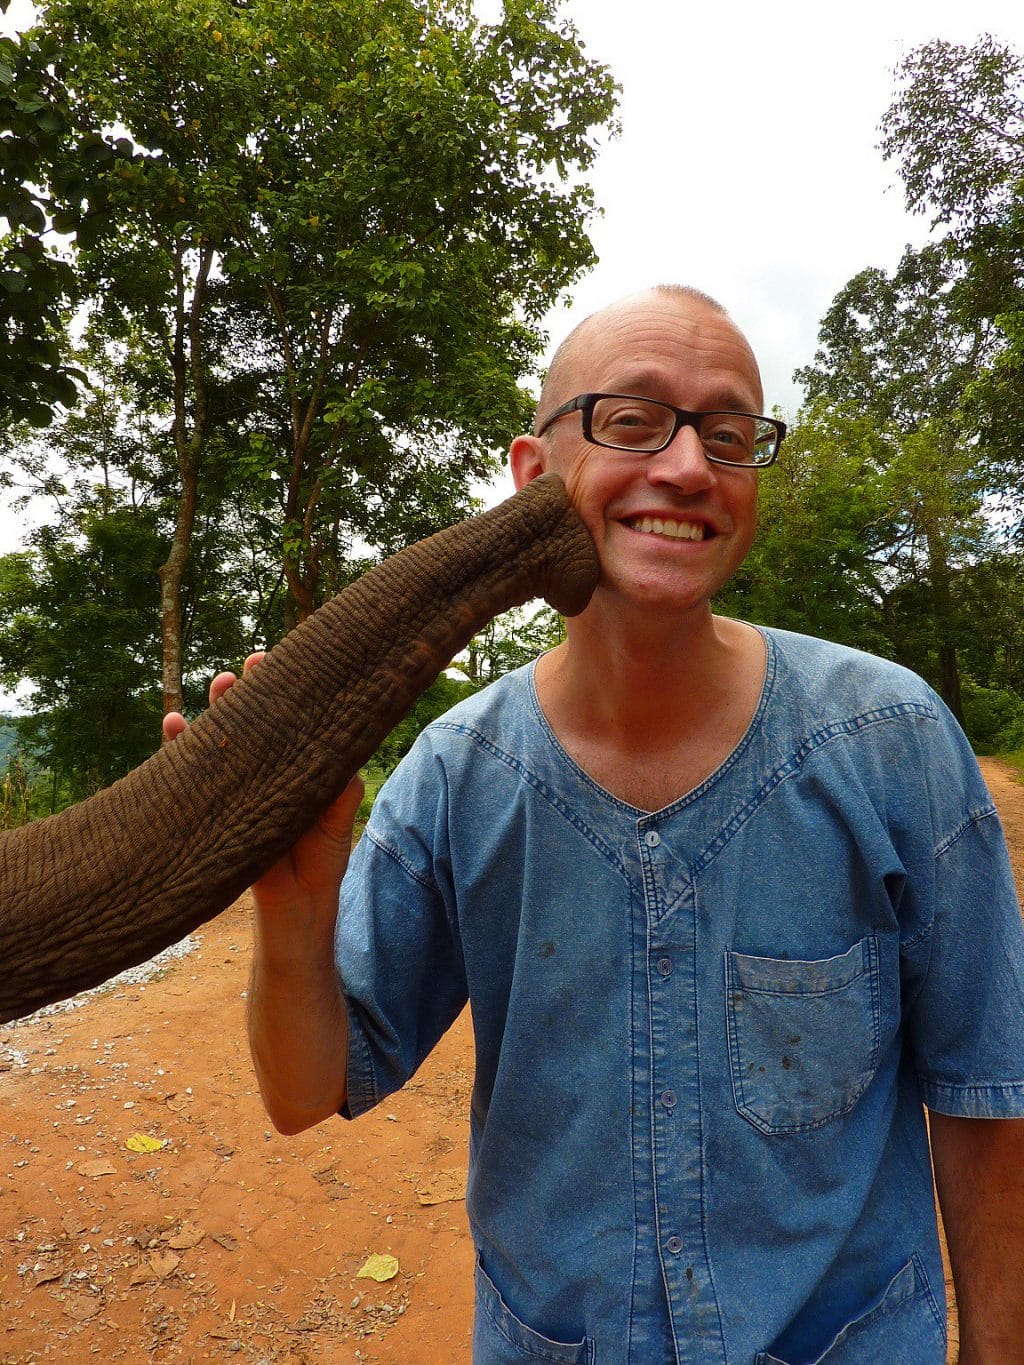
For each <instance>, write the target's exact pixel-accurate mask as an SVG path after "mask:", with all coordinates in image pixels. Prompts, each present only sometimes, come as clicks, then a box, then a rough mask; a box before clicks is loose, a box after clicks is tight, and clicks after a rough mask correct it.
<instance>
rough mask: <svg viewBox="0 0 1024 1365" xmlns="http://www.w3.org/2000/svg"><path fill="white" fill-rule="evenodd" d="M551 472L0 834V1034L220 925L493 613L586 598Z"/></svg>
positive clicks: (577, 604) (414, 552) (347, 596)
mask: <svg viewBox="0 0 1024 1365" xmlns="http://www.w3.org/2000/svg"><path fill="white" fill-rule="evenodd" d="M597 573H598V569H597V559H596V555H595V551H594V547H593V544H592V542H591V540H590V537H589V535H588V534H587V532H586V530H585V529H584V527H583V525H582V523H581V522H580V520H579V518H578V517H577V516H576V513H575V512H574V510H573V508H572V506H571V504H570V503H569V500H568V498H567V496H566V493H565V489H564V486H563V485H562V483H561V481H560V480H559V479H558V478H557V477H555V476H554V475H544V476H542V477H541V478H539V479H536V480H535V481H534V482H533V483H531V484H529V485H528V486H527V487H526V488H524V489H523V490H522V491H521V492H519V493H517V494H516V495H515V496H514V497H512V498H510V499H509V500H508V501H507V502H505V503H502V504H501V506H499V507H496V508H494V509H492V510H491V511H488V512H484V513H482V514H481V515H480V516H478V517H474V518H472V519H471V520H469V521H466V522H463V523H461V524H460V525H458V526H454V527H451V528H449V529H448V530H446V531H442V532H440V533H439V534H438V535H436V536H431V537H430V538H429V539H428V540H424V541H421V542H419V544H417V545H412V546H410V547H409V548H408V549H406V550H403V551H402V552H401V553H400V554H397V555H395V556H394V557H393V558H391V559H389V560H387V561H386V562H385V563H383V564H381V565H380V566H379V567H378V568H376V569H374V570H373V571H372V572H370V573H368V574H367V575H365V577H363V578H361V579H359V580H358V581H357V582H356V583H353V584H352V585H351V586H350V587H348V588H346V589H345V590H344V591H343V592H341V593H339V594H338V596H337V597H335V598H334V599H333V600H332V601H330V602H328V603H327V604H326V605H325V606H323V607H322V608H321V609H320V610H319V611H318V612H316V613H315V614H314V615H313V616H311V617H310V618H309V619H308V620H307V621H305V622H304V623H303V624H302V625H301V626H299V627H298V629H296V630H294V631H292V632H291V634H289V635H288V636H286V637H285V639H284V640H282V641H281V643H280V644H279V645H277V646H276V647H275V648H274V649H273V650H272V651H271V653H270V654H269V655H268V656H267V658H266V660H265V661H264V663H263V664H262V665H261V666H260V667H259V668H257V669H254V670H253V671H252V673H250V674H249V676H248V677H246V678H244V679H242V680H241V681H239V682H238V683H237V684H236V685H235V686H234V687H232V688H231V689H230V691H229V692H228V693H227V694H226V695H225V696H224V697H223V698H222V700H220V701H219V702H218V703H217V705H216V706H214V707H211V708H210V709H209V710H208V711H206V712H204V714H203V715H202V716H200V717H199V718H198V720H196V722H195V724H194V725H192V726H191V727H190V729H189V730H188V731H187V732H186V733H185V734H184V735H182V736H181V737H180V738H179V739H177V740H175V741H174V743H173V744H169V745H166V746H165V747H164V748H163V749H161V750H160V751H159V752H158V753H156V754H154V755H153V757H152V758H150V759H148V760H147V761H146V762H145V763H143V764H142V765H141V766H140V767H138V768H136V769H135V770H134V771H133V772H131V773H129V774H128V776H127V777H124V778H122V779H121V780H120V781H119V782H116V783H114V785H113V786H111V787H108V788H106V789H105V790H104V791H101V792H99V793H97V795H95V796H93V797H91V798H90V799H89V800H87V801H84V802H82V803H81V804H80V805H77V806H73V807H71V808H70V809H69V810H66V811H62V812H61V813H60V814H58V815H53V816H50V818H49V819H46V820H41V821H39V822H37V823H35V824H31V825H26V826H24V827H23V828H21V829H16V830H11V831H9V832H7V833H5V834H3V835H2V836H0V964H2V971H0V1022H4V1021H6V1020H9V1019H13V1018H17V1017H18V1016H20V1015H23V1014H27V1013H29V1012H30V1011H32V1010H35V1009H38V1008H39V1007H40V1006H41V1005H45V1004H49V1003H51V1002H53V1001H55V1000H60V999H62V998H63V997H64V996H67V995H72V994H74V993H75V992H77V991H80V990H84V989H87V988H88V987H91V986H96V985H98V984H99V983H100V982H102V981H105V980H107V979H108V978H109V977H111V976H113V975H115V974H116V973H117V972H119V971H123V970H124V969H125V968H127V967H131V966H134V965H135V964H136V963H139V962H143V961H145V960H146V959H147V958H149V957H151V956H152V955H153V954H154V953H156V952H158V951H159V950H160V949H162V948H165V947H167V946H168V945H169V944H171V943H174V942H177V940H179V939H180V938H182V937H183V936H184V935H185V934H187V933H188V932H189V931H190V930H192V929H194V928H196V926H197V925H200V924H202V923H204V922H205V921H206V920H208V919H211V918H213V916H214V915H217V914H219V913H220V912H221V911H222V910H224V909H226V908H227V906H229V905H230V904H231V902H232V901H233V900H235V899H236V897H237V896H238V895H240V894H241V892H242V891H244V890H245V888H246V887H247V886H250V885H251V884H252V883H253V882H254V881H256V880H257V878H259V877H260V876H261V875H262V874H263V873H264V872H265V871H266V870H267V869H268V868H269V867H270V866H271V865H272V864H273V863H274V862H275V861H276V860H277V859H278V858H279V857H280V856H281V855H282V854H283V853H284V852H285V851H286V850H287V849H288V848H290V847H291V846H292V845H293V844H294V843H295V841H296V840H297V839H298V838H299V836H300V835H301V834H302V833H303V832H304V831H305V830H307V829H308V828H310V826H311V825H313V824H314V823H315V821H316V820H317V819H318V818H319V816H320V815H321V814H322V813H323V811H324V810H325V809H326V808H327V806H328V805H329V804H330V803H331V802H332V801H333V800H334V799H335V797H337V796H338V795H339V793H340V792H341V791H342V790H343V789H344V788H345V786H346V785H347V783H348V782H349V780H350V779H351V778H352V777H353V776H354V774H355V773H356V772H357V771H358V770H359V768H360V767H361V766H362V765H363V764H364V763H365V762H366V761H367V759H368V758H370V756H371V755H372V754H373V752H374V750H375V749H376V748H377V746H378V744H379V743H380V741H381V740H382V739H383V738H384V736H385V735H386V734H387V733H388V731H389V730H390V729H391V728H392V727H393V726H394V725H395V724H397V723H398V721H399V720H401V718H402V717H403V716H404V715H405V714H406V712H407V711H408V710H409V708H410V706H411V705H412V704H413V702H414V701H415V700H416V698H417V697H418V696H419V695H420V693H421V692H423V691H424V689H425V688H427V687H428V686H429V685H430V683H431V682H432V681H433V680H434V678H436V677H437V675H438V674H439V673H440V672H441V670H442V669H444V668H445V667H446V666H447V665H448V664H449V663H450V662H451V659H452V658H453V657H454V655H455V654H457V653H458V652H459V650H460V649H462V648H464V647H465V645H466V644H468V642H469V640H470V639H471V638H472V636H473V635H474V634H476V632H477V631H478V630H480V629H481V628H482V627H483V626H484V625H485V624H486V623H487V622H488V621H489V620H490V619H491V618H492V617H493V616H495V615H497V614H498V613H499V612H502V611H505V610H507V609H508V608H509V607H512V606H517V605H519V604H520V603H522V602H526V601H528V600H529V599H530V598H533V597H538V596H543V597H546V598H547V600H548V601H549V602H550V603H551V604H552V606H554V607H555V608H556V609H557V610H559V611H561V612H562V613H563V614H565V615H569V616H571V615H575V614H576V613H577V612H579V611H582V609H583V608H584V607H585V606H586V604H587V602H588V600H589V598H590V595H591V593H592V592H593V589H594V586H595V584H596V581H597Z"/></svg>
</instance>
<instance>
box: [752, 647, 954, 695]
mask: <svg viewBox="0 0 1024 1365" xmlns="http://www.w3.org/2000/svg"><path fill="white" fill-rule="evenodd" d="M763 629H764V634H765V636H766V638H767V640H768V642H769V648H770V651H771V654H772V657H773V663H774V665H775V669H776V673H777V675H778V678H779V686H780V687H781V688H782V689H783V690H785V691H786V692H790V693H792V692H800V693H802V694H803V695H804V696H805V697H807V698H808V699H810V698H816V699H820V700H821V701H822V702H823V703H828V702H831V707H830V708H829V709H832V708H834V707H835V705H836V704H837V703H839V704H840V706H841V707H845V705H846V704H849V705H851V706H853V707H855V708H856V709H858V710H863V709H865V708H875V707H887V706H897V707H902V706H907V707H910V708H912V709H914V710H916V711H920V712H922V713H924V714H932V715H937V714H938V712H939V710H940V709H941V703H940V701H939V699H938V697H937V696H936V694H935V692H934V691H933V690H932V688H931V687H930V686H929V685H928V683H926V682H925V680H924V679H923V678H922V677H921V676H920V674H918V673H914V672H913V671H912V670H911V669H909V668H905V667H904V666H903V665H902V664H898V663H894V662H893V660H891V659H883V658H881V657H880V656H879V655H877V654H869V653H867V652H866V651H865V650H862V649H855V648H853V647H852V646H850V645H841V644H836V643H835V642H834V641H832V640H821V639H818V638H817V637H815V636H812V635H801V634H798V633H797V632H796V631H790V630H778V629H775V628H768V627H765V628H763Z"/></svg>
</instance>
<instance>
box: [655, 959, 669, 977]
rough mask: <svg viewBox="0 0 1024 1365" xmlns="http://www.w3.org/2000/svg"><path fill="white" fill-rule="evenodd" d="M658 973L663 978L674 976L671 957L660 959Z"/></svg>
mask: <svg viewBox="0 0 1024 1365" xmlns="http://www.w3.org/2000/svg"><path fill="white" fill-rule="evenodd" d="M658 971H659V972H660V974H661V975H662V976H671V975H672V959H671V958H670V957H659V958H658Z"/></svg>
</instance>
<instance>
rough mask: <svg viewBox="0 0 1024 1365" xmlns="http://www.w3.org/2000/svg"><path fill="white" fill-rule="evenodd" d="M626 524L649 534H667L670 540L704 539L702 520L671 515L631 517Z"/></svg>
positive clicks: (634, 529) (632, 528) (633, 529)
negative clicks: (681, 519)
mask: <svg viewBox="0 0 1024 1365" xmlns="http://www.w3.org/2000/svg"><path fill="white" fill-rule="evenodd" d="M624 525H626V526H628V527H629V528H630V530H631V531H641V532H642V533H643V534H644V535H649V536H667V537H668V539H669V540H703V539H704V531H705V527H704V523H703V522H700V521H675V520H673V519H672V518H671V517H631V518H626V520H625V522H624Z"/></svg>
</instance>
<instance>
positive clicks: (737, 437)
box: [537, 393, 786, 469]
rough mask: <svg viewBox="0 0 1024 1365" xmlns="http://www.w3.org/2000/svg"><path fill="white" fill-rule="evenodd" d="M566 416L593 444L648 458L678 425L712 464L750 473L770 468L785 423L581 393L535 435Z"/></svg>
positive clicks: (662, 446)
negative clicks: (577, 419) (689, 431)
mask: <svg viewBox="0 0 1024 1365" xmlns="http://www.w3.org/2000/svg"><path fill="white" fill-rule="evenodd" d="M570 412H580V413H582V414H583V435H584V438H585V439H586V440H588V441H590V443H591V444H592V445H595V446H606V447H607V448H608V449H609V450H626V451H634V452H635V453H636V454H638V455H653V454H656V453H657V451H659V450H665V449H666V447H668V446H670V445H671V444H672V442H673V441H674V440H675V438H676V434H677V432H678V431H679V429H680V428H681V427H693V429H694V430H695V431H696V433H697V435H698V436H699V437H700V442H701V445H702V446H703V447H704V454H705V455H706V456H707V458H708V459H709V460H711V461H712V463H714V464H728V465H741V466H745V467H748V468H754V469H764V468H765V466H766V465H770V464H774V462H775V457H776V456H777V455H778V453H779V446H780V445H781V444H782V438H783V437H784V436H785V434H786V424H785V422H779V421H777V420H776V419H775V418H774V417H760V416H758V415H757V414H755V413H752V412H687V411H686V409H685V408H674V407H673V406H672V404H671V403H660V402H658V401H657V400H656V399H653V398H638V397H637V396H636V395H635V394H628V393H581V394H578V395H577V397H575V398H572V399H570V400H569V402H568V403H563V404H562V406H561V407H560V408H556V409H555V411H554V412H553V413H551V415H550V416H549V417H546V418H545V419H544V421H543V422H542V423H541V424H540V426H539V427H538V428H537V435H538V436H543V434H544V432H545V431H547V429H548V427H549V426H550V425H551V423H552V422H556V421H557V420H558V418H559V417H565V416H567V415H568V414H569V413H570Z"/></svg>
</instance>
